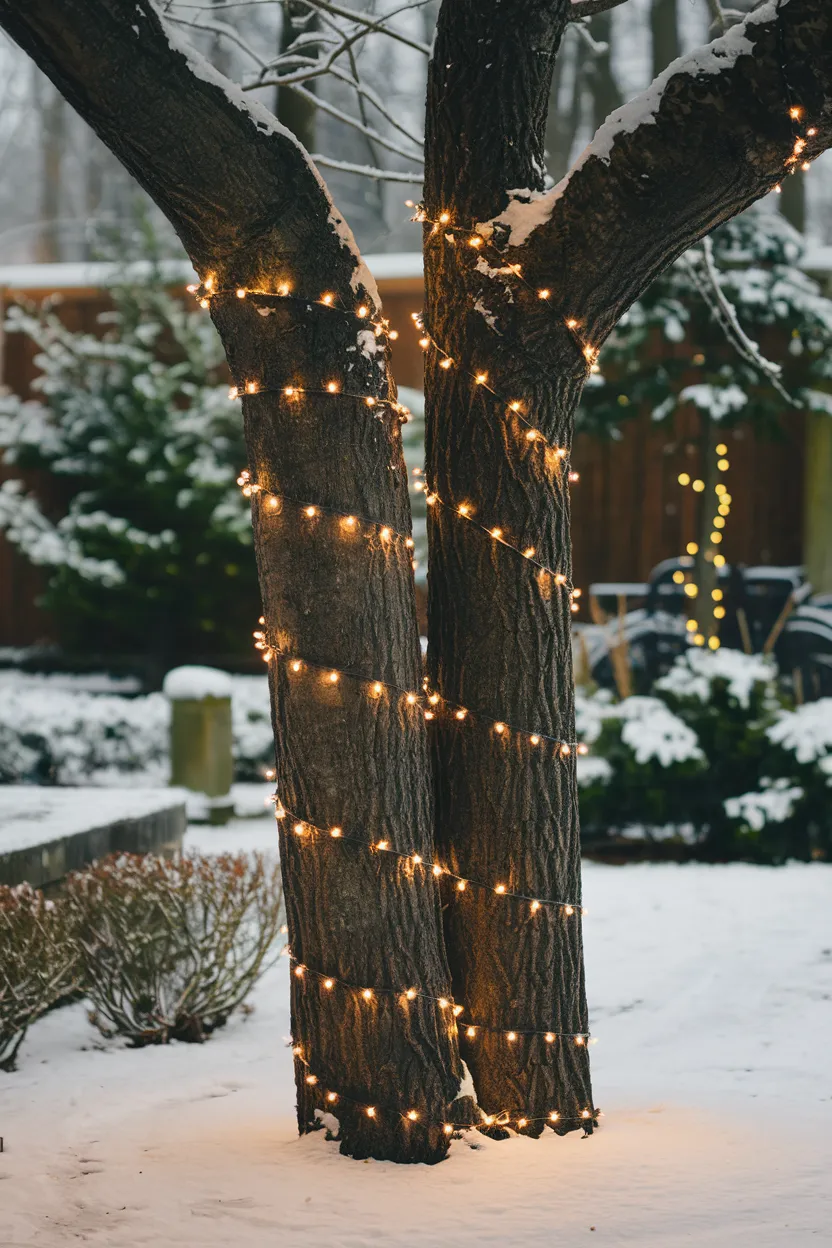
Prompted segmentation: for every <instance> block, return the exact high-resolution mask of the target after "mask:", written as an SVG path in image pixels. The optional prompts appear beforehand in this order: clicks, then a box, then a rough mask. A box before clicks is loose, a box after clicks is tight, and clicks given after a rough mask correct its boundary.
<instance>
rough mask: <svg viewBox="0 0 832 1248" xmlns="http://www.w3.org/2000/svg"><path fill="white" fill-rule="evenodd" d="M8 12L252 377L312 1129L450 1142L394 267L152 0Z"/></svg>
mask: <svg viewBox="0 0 832 1248" xmlns="http://www.w3.org/2000/svg"><path fill="white" fill-rule="evenodd" d="M0 18H2V20H3V22H4V24H5V25H6V27H7V28H12V30H13V33H14V35H15V37H16V38H17V39H18V41H19V42H21V43H23V44H24V46H26V47H27V48H28V50H29V51H30V52H32V54H33V55H35V56H36V57H37V58H38V59H39V61H40V63H42V64H43V65H44V67H47V66H48V67H49V68H50V69H52V70H53V71H54V72H55V73H56V76H57V77H59V80H60V81H61V85H62V89H63V90H64V91H65V93H66V94H68V96H69V98H70V99H71V100H72V102H73V103H74V104H75V106H76V107H77V108H78V110H79V112H81V114H82V115H83V116H85V117H86V119H87V120H88V121H90V123H91V124H92V125H93V126H94V128H95V129H96V130H97V132H98V133H99V134H100V135H101V137H102V138H103V139H104V141H105V142H106V143H107V144H108V146H109V147H111V148H112V150H113V151H114V152H115V153H116V155H118V156H119V157H120V158H121V159H122V161H124V162H125V163H126V164H127V165H128V167H130V168H132V169H133V170H134V171H135V172H136V173H137V175H138V176H139V177H140V178H141V180H142V182H143V184H144V186H145V187H146V189H147V190H148V191H149V192H150V194H151V195H152V196H153V197H154V199H155V200H156V202H157V203H158V204H159V205H160V207H161V208H162V209H163V211H165V212H166V214H167V215H168V217H169V218H170V220H171V221H172V222H173V224H174V226H175V228H176V229H177V231H178V233H179V234H180V237H181V238H182V240H183V242H184V244H185V246H186V248H187V249H188V252H189V254H190V256H191V258H192V260H193V262H194V265H195V267H196V268H197V271H198V272H199V273H200V274H201V275H202V277H203V280H204V286H203V287H202V290H201V292H200V294H201V298H202V300H203V302H204V303H205V304H206V305H210V312H211V316H212V319H213V320H214V323H215V324H216V326H217V329H218V330H219V333H220V336H221V338H222V341H223V344H224V347H225V351H226V355H227V357H228V362H229V365H230V368H231V374H232V377H233V379H234V381H235V383H236V384H237V386H238V388H239V391H240V392H241V393H244V392H245V397H244V400H243V419H244V425H245V434H246V442H247V448H248V457H249V464H248V471H249V473H250V479H251V483H252V484H253V486H255V487H260V488H255V489H254V490H253V491H252V495H251V499H252V511H253V523H254V539H255V550H256V555H257V562H258V569H259V575H260V586H261V592H262V596H263V615H264V620H265V624H264V627H263V630H262V631H263V632H265V633H266V635H267V637H268V642H269V645H270V647H271V649H272V652H273V657H272V660H271V662H270V664H269V677H270V686H271V691H272V717H273V723H274V730H275V739H276V757H277V783H278V792H279V796H280V800H281V802H282V803H283V806H284V808H285V810H286V812H287V814H286V817H285V818H283V819H282V820H281V821H280V850H281V861H282V869H283V875H284V883H285V893H286V897H287V921H288V926H289V941H290V945H291V950H292V957H293V964H292V965H293V974H292V975H291V985H292V988H291V1003H292V1034H293V1037H294V1040H295V1043H296V1045H297V1046H298V1048H299V1052H298V1054H297V1061H296V1079H297V1087H298V1121H299V1125H300V1128H301V1130H306V1129H307V1128H308V1127H309V1125H310V1124H313V1123H314V1122H315V1112H316V1110H318V1109H320V1110H321V1111H323V1112H325V1111H327V1110H333V1109H334V1110H335V1111H336V1113H337V1117H338V1119H339V1121H340V1124H341V1137H342V1144H341V1148H342V1151H344V1152H346V1153H351V1154H352V1155H354V1156H357V1157H378V1158H383V1159H390V1160H395V1161H424V1162H433V1161H438V1160H440V1159H441V1158H442V1157H443V1156H444V1155H445V1152H446V1150H447V1147H448V1144H449V1137H448V1135H447V1134H446V1132H445V1130H444V1123H445V1120H446V1118H447V1111H448V1106H449V1105H450V1104H451V1103H452V1102H453V1100H454V1098H455V1096H456V1093H457V1089H458V1087H459V1082H460V1068H459V1058H458V1048H457V1040H456V1033H457V1027H456V1021H455V1017H454V1014H453V1009H452V1002H451V999H450V997H451V985H450V976H449V972H448V966H447V961H446V958H445V953H444V948H443V943H442V930H441V914H440V909H439V894H438V889H437V883H436V880H435V878H434V876H433V874H432V872H431V870H430V869H429V868H428V867H425V866H424V865H418V864H415V863H414V862H412V861H411V860H410V856H411V855H414V854H416V855H420V856H421V857H422V858H423V859H424V860H425V861H426V862H428V863H429V862H430V861H431V859H432V828H431V814H432V795H431V780H430V766H429V756H428V744H427V734H426V729H427V726H428V725H427V723H426V721H425V718H424V708H423V706H422V705H421V702H420V701H419V700H416V701H414V702H413V703H410V702H409V701H408V699H407V694H408V693H409V692H410V693H416V694H421V692H422V688H421V686H422V667H421V655H420V648H419V634H418V629H417V625H416V609H415V594H414V584H413V575H412V568H411V556H410V549H409V546H408V545H407V543H408V540H409V535H410V504H409V496H408V482H407V472H406V469H405V464H404V457H403V454H402V445H401V436H400V429H399V422H398V419H397V413H396V411H395V410H394V409H393V408H391V407H390V406H389V404H388V403H387V402H386V401H388V400H392V398H393V397H394V394H395V391H394V388H393V383H392V381H391V378H390V374H389V352H388V350H387V348H386V340H385V335H384V334H383V333H382V334H381V336H380V337H377V336H376V335H375V334H374V331H373V328H372V326H373V324H374V323H375V324H376V325H378V324H379V319H378V318H379V316H380V308H379V307H378V305H377V292H376V291H375V286H374V283H373V281H372V278H371V277H370V275H369V273H368V272H367V270H366V269H364V268H363V267H362V266H361V264H360V261H359V259H358V256H357V250H356V248H355V244H354V242H353V240H352V236H351V235H350V233H349V231H348V230H347V229H346V227H345V226H344V224H343V222H342V221H341V219H340V217H339V216H338V214H337V212H336V210H335V208H334V206H333V205H332V203H331V201H330V200H329V198H328V196H327V194H326V191H325V188H324V187H323V184H322V183H321V182H320V180H319V179H318V178H317V176H316V174H315V173H314V171H313V170H312V169H311V168H310V166H309V164H308V162H307V160H306V157H305V154H304V153H303V150H302V149H301V148H300V147H298V146H296V145H295V144H294V143H293V142H292V141H291V140H289V139H287V138H286V137H285V136H284V135H283V134H282V132H280V133H279V134H277V135H276V134H275V132H274V131H273V130H272V128H271V124H270V122H271V119H270V115H269V114H267V113H265V112H256V111H255V112H254V114H252V113H250V112H249V111H248V108H247V106H246V105H245V103H244V102H240V101H239V100H238V99H237V98H235V97H234V96H233V95H232V97H231V98H230V99H229V96H228V94H227V93H226V90H225V87H226V86H227V85H228V84H226V83H225V82H224V80H222V79H219V81H217V79H216V77H215V73H216V71H214V70H212V69H211V68H210V67H209V66H207V63H206V62H204V61H201V60H199V59H198V58H196V57H195V56H194V55H193V54H191V53H183V52H181V51H179V50H177V49H176V48H174V47H171V44H170V42H169V38H168V36H166V34H165V33H164V32H163V30H162V27H161V25H160V22H159V18H158V15H157V14H156V12H155V9H154V8H153V7H152V5H151V4H150V2H149V0H137V3H136V4H134V5H131V6H129V7H128V8H125V6H124V5H123V4H122V3H121V2H120V0H72V3H71V4H68V5H64V6H60V12H59V11H58V10H57V9H56V8H55V6H54V5H53V4H52V3H51V2H50V0H42V2H41V0H38V3H36V4H33V5H29V6H26V9H25V10H20V9H19V8H18V7H17V6H16V5H14V6H13V8H12V10H8V9H7V8H6V7H4V3H3V0H0ZM67 21H70V22H71V26H72V29H73V39H72V40H71V41H70V43H71V47H70V46H69V45H68V44H67V40H66V29H67V27H66V23H67ZM136 23H138V25H137V24H136ZM137 32H138V33H137ZM137 44H140V46H141V55H139V53H138V52H137V51H136V45H137ZM56 47H59V48H60V49H61V56H60V66H59V68H58V69H57V70H56V68H55V63H54V60H53V55H54V53H53V50H54V48H56ZM114 49H117V50H119V51H123V53H124V54H123V56H122V57H120V58H119V57H118V56H117V64H118V67H119V69H118V72H117V73H115V72H113V71H112V66H111V64H110V62H109V60H108V59H107V58H108V56H112V55H116V53H114V51H113V50H114ZM99 58H101V59H99ZM192 65H193V66H194V68H193V69H192V68H191V66H192ZM154 75H156V76H154ZM183 134H187V135H188V136H189V141H188V143H187V144H184V145H183V143H182V142H181V141H180V142H175V141H174V138H179V139H180V140H181V136H182V135H183ZM145 135H153V136H154V141H153V144H152V145H151V149H150V150H148V148H147V145H146V144H145V142H144V138H143V136H145ZM284 282H286V283H288V284H289V285H290V288H291V289H290V292H289V294H288V295H287V296H283V295H281V294H280V293H279V291H280V288H281V286H282V284H283V283H284ZM238 289H241V290H248V291H250V292H252V293H250V294H248V295H247V296H246V297H244V298H238V297H237V294H236V291H237V290H238ZM253 292H274V293H272V294H264V293H261V294H257V293H253ZM324 292H326V293H327V294H328V296H329V305H328V304H326V303H324V302H323V301H322V295H323V294H324ZM330 382H332V383H334V384H335V385H336V389H337V392H336V393H330V392H329V390H328V389H327V387H328V385H329V383H330ZM287 386H292V387H295V388H298V389H301V388H303V389H304V390H305V392H304V393H300V394H299V395H297V396H293V397H290V396H287V395H286V394H285V393H284V390H285V388H286V387H287ZM249 387H253V388H254V390H255V391H256V392H255V393H248V389H249ZM366 396H369V397H375V398H376V399H377V400H378V402H377V403H376V404H375V405H374V406H372V407H370V406H368V405H367V403H366V401H365V397H366ZM273 500H274V501H273ZM309 508H313V509H314V515H309V514H307V510H308V509H309ZM353 517H354V518H355V519H354V522H353V520H352V518H353ZM252 627H253V628H256V621H252ZM295 663H297V664H299V665H300V666H299V669H298V670H297V671H295V670H294V667H293V664H295ZM333 672H335V673H337V674H338V679H337V681H336V682H333V681H331V680H330V674H331V673H333ZM376 681H378V682H382V685H381V693H380V695H379V696H374V691H373V682H376ZM297 823H300V824H301V825H302V832H303V834H302V835H296V834H295V833H294V831H293V827H294V825H295V824H297ZM333 828H337V829H339V830H340V831H341V835H340V836H338V837H335V836H333V835H332V833H331V830H332V829H333ZM380 841H385V842H388V843H389V847H390V851H393V852H388V851H382V850H378V849H376V850H374V849H373V846H377V845H378V843H379V842H380ZM304 967H305V968H306V970H305V971H304V972H303V973H302V974H301V975H298V974H295V973H294V972H295V971H298V970H301V969H302V968H304ZM329 979H331V980H332V981H333V986H332V988H331V989H328V988H327V987H326V981H327V980H329ZM365 989H369V990H371V991H372V997H371V999H370V1000H365V998H364V996H363V990H365ZM408 990H411V991H412V990H416V992H417V994H418V995H416V996H415V997H414V998H413V999H412V1000H410V999H408V997H407V996H406V995H405V994H406V993H407V991H408ZM440 998H441V1000H442V1001H445V1000H446V999H447V1001H448V1004H447V1005H444V1006H443V1005H442V1004H441V1003H440ZM310 1080H314V1081H315V1082H310ZM329 1093H333V1094H336V1095H337V1097H338V1100H337V1101H336V1102H331V1101H329V1100H328V1099H327V1096H328V1094H329ZM368 1109H372V1110H374V1113H373V1115H372V1116H370V1115H369V1114H368V1112H367V1111H368ZM411 1111H412V1112H414V1113H416V1114H417V1115H418V1116H417V1118H416V1119H415V1120H413V1119H411V1118H409V1117H408V1116H407V1115H408V1114H409V1112H411Z"/></svg>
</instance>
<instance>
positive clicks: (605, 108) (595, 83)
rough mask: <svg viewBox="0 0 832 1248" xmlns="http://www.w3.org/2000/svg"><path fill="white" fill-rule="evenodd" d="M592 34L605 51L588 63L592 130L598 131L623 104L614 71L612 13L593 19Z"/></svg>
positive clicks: (597, 53)
mask: <svg viewBox="0 0 832 1248" xmlns="http://www.w3.org/2000/svg"><path fill="white" fill-rule="evenodd" d="M592 34H593V36H594V38H595V39H596V40H597V42H598V43H599V44H600V45H601V46H602V47H603V51H601V52H595V53H593V55H592V56H591V57H590V58H589V60H588V62H587V68H588V71H589V72H588V81H589V89H590V91H591V92H592V128H593V130H597V129H598V127H599V126H600V125H603V123H604V121H605V120H606V119H607V117H609V115H610V113H611V112H613V110H614V109H616V108H618V107H619V106H620V105H621V104H622V103H623V101H622V99H621V92H620V91H619V89H618V83H617V82H616V81H615V74H614V73H613V70H612V14H611V13H601V14H599V15H598V17H596V18H594V19H593V23H592Z"/></svg>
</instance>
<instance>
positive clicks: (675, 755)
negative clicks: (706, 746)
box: [609, 696, 704, 767]
mask: <svg viewBox="0 0 832 1248" xmlns="http://www.w3.org/2000/svg"><path fill="white" fill-rule="evenodd" d="M613 716H614V717H615V718H617V719H621V720H622V721H623V724H622V728H621V740H622V741H623V742H624V744H625V745H626V746H629V748H630V749H631V750H632V751H633V754H634V755H635V760H636V762H637V763H638V764H639V766H640V767H641V766H644V764H645V763H649V762H650V761H651V759H655V760H656V761H657V762H658V764H659V766H661V767H670V766H671V765H672V764H673V763H686V762H691V761H694V760H695V761H697V762H701V761H702V760H703V759H704V755H703V753H702V751H701V749H700V748H699V742H698V740H697V736H696V733H695V732H694V731H693V729H692V728H689V727H688V725H687V724H685V723H683V722H682V720H681V719H679V717H678V716H677V715H674V714H673V712H672V711H670V710H668V708H667V707H666V706H665V704H664V702H661V701H660V700H659V699H658V698H647V697H637V696H634V697H630V698H625V699H624V701H623V702H620V703H619V704H618V705H617V706H616V707H614V708H612V709H611V710H610V712H609V717H610V718H612V717H613Z"/></svg>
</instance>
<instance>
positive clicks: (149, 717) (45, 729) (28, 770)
mask: <svg viewBox="0 0 832 1248" xmlns="http://www.w3.org/2000/svg"><path fill="white" fill-rule="evenodd" d="M169 720H170V708H169V705H168V702H167V699H166V698H164V697H163V696H162V694H160V693H152V694H150V695H149V696H148V697H144V698H125V697H120V696H118V695H113V694H93V693H84V692H81V691H79V690H69V689H60V688H55V687H54V685H52V684H51V682H50V681H49V680H46V679H41V680H38V679H37V678H26V679H22V680H20V681H19V682H18V683H14V684H12V683H8V682H4V684H3V686H2V698H0V783H5V784H19V783H22V782H23V783H29V784H125V783H130V781H131V777H132V779H133V781H134V782H135V783H137V784H141V785H145V786H147V785H148V784H151V785H152V784H167V782H168V771H169V769H168V735H169V734H168V723H169Z"/></svg>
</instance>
